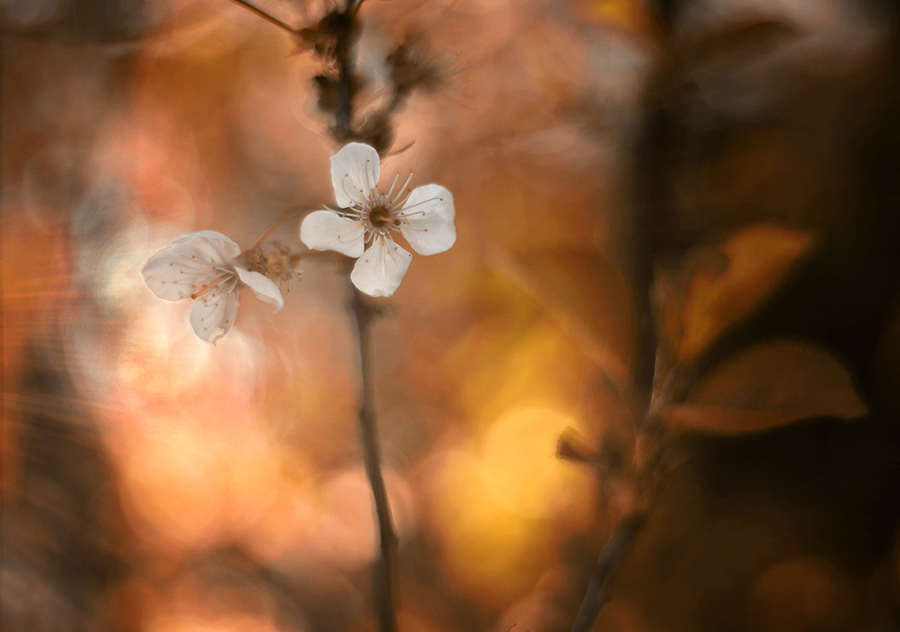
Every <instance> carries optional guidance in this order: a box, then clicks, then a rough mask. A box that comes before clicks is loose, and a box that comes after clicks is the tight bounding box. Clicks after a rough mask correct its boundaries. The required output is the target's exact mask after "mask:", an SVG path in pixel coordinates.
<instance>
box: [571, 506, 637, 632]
mask: <svg viewBox="0 0 900 632" xmlns="http://www.w3.org/2000/svg"><path fill="white" fill-rule="evenodd" d="M643 522H644V514H643V513H633V514H629V515H627V516H623V517H622V518H620V519H619V521H618V522H617V523H616V526H615V529H613V532H612V535H611V536H610V537H609V540H608V541H607V542H606V544H605V545H604V546H603V549H602V550H601V551H600V557H599V558H598V559H597V564H596V565H595V566H594V572H593V573H591V579H590V581H588V586H587V590H585V593H584V599H583V600H582V602H581V608H580V609H579V611H578V616H577V617H576V618H575V623H574V624H572V632H590V630H591V628H592V627H593V625H594V620H595V619H596V618H597V615H598V614H599V613H600V607H601V606H602V605H603V602H604V601H606V593H607V585H608V583H609V576H610V573H611V572H612V571H613V569H614V568H615V567H616V565H617V564H618V563H619V562H620V561H621V560H622V558H623V557H624V556H625V554H626V553H627V552H628V550H629V549H630V548H631V543H632V541H633V540H634V536H635V535H636V534H637V532H638V531H639V530H640V528H641V525H642V524H643Z"/></svg>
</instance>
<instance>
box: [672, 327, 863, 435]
mask: <svg viewBox="0 0 900 632" xmlns="http://www.w3.org/2000/svg"><path fill="white" fill-rule="evenodd" d="M866 413H867V409H866V406H865V404H863V403H862V401H860V399H859V396H858V394H857V392H856V388H855V387H854V385H853V380H852V378H851V377H850V374H849V373H848V372H847V369H846V368H844V366H843V365H842V364H841V363H840V362H838V361H837V360H836V359H835V358H833V357H832V356H830V355H829V354H827V353H825V352H824V351H822V350H821V349H818V348H816V347H814V346H812V345H808V344H805V343H802V342H796V341H791V340H782V341H775V342H767V343H763V344H759V345H755V346H753V347H751V348H750V349H748V350H747V351H744V352H742V353H739V354H737V356H735V357H734V358H732V359H731V360H729V361H727V362H725V363H723V364H722V365H721V366H720V367H719V368H718V369H717V370H715V371H713V372H712V374H711V375H709V376H708V377H707V378H705V379H703V380H701V382H700V383H699V384H698V385H697V387H696V388H695V390H694V393H693V394H692V396H691V398H690V401H689V402H688V403H686V404H676V405H671V406H667V407H665V408H663V410H662V411H661V416H662V419H663V421H664V422H665V424H666V425H667V426H669V427H670V428H672V429H676V430H704V431H711V432H718V433H724V434H740V433H747V432H758V431H761V430H766V429H769V428H774V427H777V426H782V425H785V424H788V423H791V422H794V421H799V420H802V419H809V418H812V417H826V416H827V417H837V418H841V419H857V418H859V417H862V416H863V415H865V414H866Z"/></svg>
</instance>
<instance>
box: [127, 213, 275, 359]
mask: <svg viewBox="0 0 900 632" xmlns="http://www.w3.org/2000/svg"><path fill="white" fill-rule="evenodd" d="M246 261H247V257H246V254H245V253H243V252H242V251H241V247H240V246H239V245H237V244H236V243H235V242H234V241H232V240H231V239H229V238H228V237H226V236H225V235H223V234H222V233H217V232H215V231H212V230H205V231H202V232H199V233H193V234H191V235H185V236H184V237H181V238H179V239H176V240H175V241H173V242H172V243H171V244H169V245H168V246H166V247H165V248H163V249H162V250H160V251H159V252H157V253H156V254H155V255H153V256H152V257H150V259H149V260H148V261H147V263H146V264H145V265H144V267H143V269H142V270H141V275H143V277H144V283H145V284H146V285H147V287H148V288H150V291H151V292H153V293H154V294H156V296H158V297H159V298H162V299H166V300H167V301H178V300H181V299H188V298H190V299H193V300H194V306H193V308H191V318H190V320H191V327H192V328H193V329H194V333H195V334H197V337H199V338H200V339H201V340H204V341H206V342H209V343H212V344H215V343H216V341H217V340H219V339H220V338H222V337H223V336H224V335H225V334H227V333H228V332H229V331H230V330H231V327H232V326H233V325H234V318H235V315H236V314H237V308H238V303H239V299H238V290H239V289H240V288H241V287H243V286H247V287H249V288H250V289H251V290H253V291H254V292H255V293H256V296H257V298H259V299H260V300H261V301H265V302H267V303H273V304H274V305H275V306H276V309H275V312H276V313H277V312H280V311H281V309H282V308H283V307H284V299H283V298H282V296H281V290H279V289H278V286H277V285H276V284H275V283H273V282H272V281H271V280H270V279H268V278H267V277H266V276H265V275H263V274H260V272H256V271H253V270H250V269H249V266H248V264H247V263H246Z"/></svg>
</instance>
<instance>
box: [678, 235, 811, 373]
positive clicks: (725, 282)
mask: <svg viewBox="0 0 900 632" xmlns="http://www.w3.org/2000/svg"><path fill="white" fill-rule="evenodd" d="M815 245H816V243H815V238H814V236H813V234H812V233H810V232H809V231H798V230H790V229H787V228H782V227H779V226H774V225H771V224H758V225H755V226H751V227H749V228H745V229H744V230H741V231H740V232H738V233H737V234H735V235H733V236H732V237H731V238H729V239H728V240H727V241H726V242H725V243H724V244H722V246H721V250H722V251H723V252H724V253H725V255H726V256H727V257H728V260H729V261H728V265H727V267H726V268H725V270H724V272H721V273H717V272H716V271H710V270H709V269H707V268H703V269H700V270H698V271H697V272H696V273H695V274H694V275H693V278H692V279H691V282H690V288H689V289H688V293H687V297H686V299H685V305H684V308H683V310H682V311H681V324H682V333H681V341H680V345H679V356H680V357H681V358H691V357H694V356H696V355H697V354H698V353H700V352H701V351H703V350H704V349H706V347H707V346H708V345H709V344H710V343H712V342H713V341H715V340H716V339H717V338H718V337H719V335H721V334H722V333H723V332H724V331H725V330H726V329H728V328H729V327H730V326H731V325H733V324H734V323H736V322H737V321H739V320H740V319H742V318H744V317H746V316H748V315H749V314H750V313H751V312H753V310H754V309H755V308H756V307H757V306H758V305H759V304H760V303H761V302H762V301H763V300H764V299H765V298H766V297H767V296H768V295H769V294H771V293H772V292H773V291H774V290H775V289H777V288H778V286H779V285H781V283H782V281H784V280H785V278H787V276H788V275H789V273H790V272H791V270H792V269H793V268H794V266H796V265H797V264H798V263H799V262H800V261H802V260H803V259H804V258H806V257H807V256H808V255H809V254H810V253H811V252H812V251H813V250H814V248H815Z"/></svg>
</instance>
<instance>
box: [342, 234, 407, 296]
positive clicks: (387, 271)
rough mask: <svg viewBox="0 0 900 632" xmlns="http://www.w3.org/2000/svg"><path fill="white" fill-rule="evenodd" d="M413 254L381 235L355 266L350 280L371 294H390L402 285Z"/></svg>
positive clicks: (361, 289)
mask: <svg viewBox="0 0 900 632" xmlns="http://www.w3.org/2000/svg"><path fill="white" fill-rule="evenodd" d="M411 261H412V255H411V254H409V253H408V252H406V250H404V249H403V248H401V247H400V246H398V245H397V244H395V243H394V242H393V241H392V240H390V239H387V238H385V237H383V236H381V235H378V236H376V237H375V241H374V242H373V244H372V246H371V247H370V248H369V249H368V250H366V252H365V253H364V254H363V256H361V257H360V258H359V259H357V260H356V265H354V266H353V272H351V273H350V280H351V281H353V285H355V286H356V287H357V288H359V290H360V291H361V292H365V293H366V294H368V295H369V296H390V295H391V294H393V293H394V292H396V291H397V288H398V287H400V282H401V281H402V280H403V277H404V276H405V275H406V271H407V270H408V269H409V264H410V262H411Z"/></svg>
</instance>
